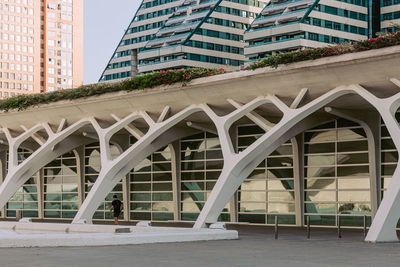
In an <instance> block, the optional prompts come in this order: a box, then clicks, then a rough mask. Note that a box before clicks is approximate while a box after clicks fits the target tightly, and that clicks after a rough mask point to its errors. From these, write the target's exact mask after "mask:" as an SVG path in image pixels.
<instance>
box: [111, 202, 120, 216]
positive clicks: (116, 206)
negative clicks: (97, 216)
mask: <svg viewBox="0 0 400 267" xmlns="http://www.w3.org/2000/svg"><path fill="white" fill-rule="evenodd" d="M111 205H112V206H113V208H114V209H113V210H114V217H118V216H119V215H120V214H121V206H122V202H121V201H119V200H118V199H116V200H113V202H112V203H111Z"/></svg>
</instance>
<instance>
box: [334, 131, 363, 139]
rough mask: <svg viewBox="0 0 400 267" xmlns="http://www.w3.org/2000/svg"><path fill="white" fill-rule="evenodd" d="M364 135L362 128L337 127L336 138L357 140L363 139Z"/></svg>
mask: <svg viewBox="0 0 400 267" xmlns="http://www.w3.org/2000/svg"><path fill="white" fill-rule="evenodd" d="M365 138H366V135H365V132H364V130H363V129H362V128H356V129H339V130H338V140H339V141H341V140H357V139H365Z"/></svg>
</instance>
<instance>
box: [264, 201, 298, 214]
mask: <svg viewBox="0 0 400 267" xmlns="http://www.w3.org/2000/svg"><path fill="white" fill-rule="evenodd" d="M294 212H295V204H294V203H274V202H268V213H294Z"/></svg>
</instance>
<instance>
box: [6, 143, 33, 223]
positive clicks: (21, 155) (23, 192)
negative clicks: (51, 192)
mask: <svg viewBox="0 0 400 267" xmlns="http://www.w3.org/2000/svg"><path fill="white" fill-rule="evenodd" d="M31 154H32V152H31V151H29V150H27V149H18V163H21V162H22V161H24V160H25V159H26V158H27V157H29V156H30V155H31ZM7 166H8V153H7ZM38 187H39V186H38V175H37V174H35V175H33V176H32V177H31V178H29V180H28V181H26V183H25V184H24V185H23V186H22V187H21V188H19V189H18V191H17V192H16V193H15V194H14V195H13V196H12V197H11V198H10V200H9V201H8V203H7V205H6V217H9V218H15V217H16V211H17V210H20V211H22V214H21V215H22V216H24V217H31V218H37V217H39V204H38V203H39V202H38V192H39V188H38Z"/></svg>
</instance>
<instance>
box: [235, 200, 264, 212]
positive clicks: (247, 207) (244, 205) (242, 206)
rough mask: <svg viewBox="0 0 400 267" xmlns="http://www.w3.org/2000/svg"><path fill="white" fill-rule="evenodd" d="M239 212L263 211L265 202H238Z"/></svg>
mask: <svg viewBox="0 0 400 267" xmlns="http://www.w3.org/2000/svg"><path fill="white" fill-rule="evenodd" d="M238 211H239V212H253V213H265V212H266V203H265V202H257V203H254V202H240V203H239V210H238Z"/></svg>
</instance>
